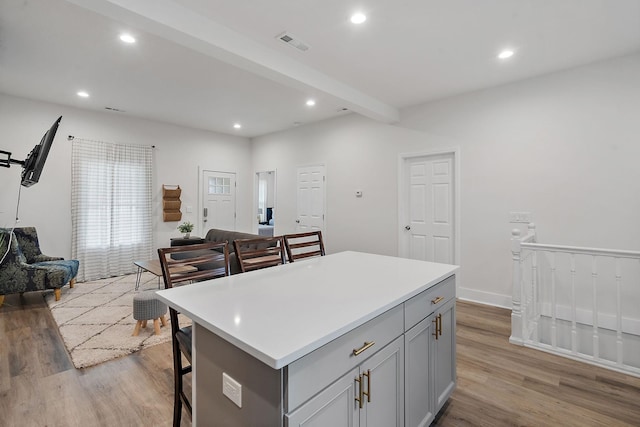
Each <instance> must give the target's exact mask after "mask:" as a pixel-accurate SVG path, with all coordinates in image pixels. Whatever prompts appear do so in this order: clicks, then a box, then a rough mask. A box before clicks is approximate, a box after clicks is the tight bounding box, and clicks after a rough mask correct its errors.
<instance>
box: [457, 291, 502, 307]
mask: <svg viewBox="0 0 640 427" xmlns="http://www.w3.org/2000/svg"><path fill="white" fill-rule="evenodd" d="M458 298H459V299H461V300H463V301H470V302H477V303H480V304H486V305H492V306H495V307H501V308H508V309H511V299H512V298H511V295H501V294H494V293H493V292H484V291H478V290H476V289H469V288H462V287H460V288H458Z"/></svg>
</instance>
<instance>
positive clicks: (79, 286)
mask: <svg viewBox="0 0 640 427" xmlns="http://www.w3.org/2000/svg"><path fill="white" fill-rule="evenodd" d="M160 280H162V279H160ZM135 283H136V275H135V274H131V275H127V276H121V277H111V278H108V279H101V280H96V281H93V282H84V283H76V285H75V287H74V288H73V289H71V288H69V287H65V288H63V289H62V296H61V298H60V301H56V300H55V297H54V295H53V293H46V294H45V300H46V301H47V304H48V305H49V308H50V309H51V313H52V314H53V318H54V319H55V321H56V323H57V324H58V328H59V330H60V335H62V339H63V340H64V343H65V346H66V347H67V351H68V352H69V355H70V356H71V360H72V361H73V364H74V366H75V367H76V368H86V367H89V366H93V365H97V364H98V363H102V362H106V361H107V360H111V359H115V358H117V357H121V356H125V355H128V354H131V353H134V352H136V351H138V350H141V349H143V348H145V347H150V346H153V345H157V344H161V343H164V342H167V341H170V340H171V321H170V319H169V312H168V311H167V314H166V315H165V319H166V321H167V326H164V327H161V328H160V331H161V333H160V335H154V334H153V321H152V320H150V321H148V322H147V327H146V328H142V329H140V333H139V334H138V336H135V337H134V336H131V334H132V333H133V329H134V327H135V324H136V320H134V319H133V296H134V295H135V294H136V293H137V292H142V291H144V290H148V289H154V290H157V289H158V278H157V277H156V276H154V275H153V274H151V273H148V272H144V273H143V274H142V277H141V279H140V289H139V290H138V291H137V292H136V291H135V290H134V288H135ZM183 321H184V322H185V324H189V323H190V322H189V320H188V319H187V318H184V319H181V320H180V323H181V324H182V323H183ZM181 326H182V325H181Z"/></svg>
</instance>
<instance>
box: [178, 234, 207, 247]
mask: <svg viewBox="0 0 640 427" xmlns="http://www.w3.org/2000/svg"><path fill="white" fill-rule="evenodd" d="M170 240H171V246H187V245H199V244H200V243H204V238H202V237H197V236H191V237H189V238H188V239H185V238H184V237H172V238H171V239H170Z"/></svg>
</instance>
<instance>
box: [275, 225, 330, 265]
mask: <svg viewBox="0 0 640 427" xmlns="http://www.w3.org/2000/svg"><path fill="white" fill-rule="evenodd" d="M284 245H285V247H286V249H287V258H288V259H289V262H294V261H295V260H298V259H304V258H309V257H314V256H324V243H323V241H322V232H321V231H309V232H306V233H296V234H285V235H284Z"/></svg>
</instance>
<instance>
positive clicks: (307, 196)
mask: <svg viewBox="0 0 640 427" xmlns="http://www.w3.org/2000/svg"><path fill="white" fill-rule="evenodd" d="M297 189H298V211H297V213H298V215H297V217H296V231H297V232H299V233H304V232H306V231H313V230H320V231H323V232H324V194H325V174H324V165H318V166H305V167H300V168H298V180H297Z"/></svg>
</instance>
